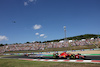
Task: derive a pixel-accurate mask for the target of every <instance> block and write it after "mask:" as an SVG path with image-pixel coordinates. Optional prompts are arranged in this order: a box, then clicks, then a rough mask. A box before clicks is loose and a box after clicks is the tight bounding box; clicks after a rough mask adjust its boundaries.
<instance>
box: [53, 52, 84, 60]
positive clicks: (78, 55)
mask: <svg viewBox="0 0 100 67" xmlns="http://www.w3.org/2000/svg"><path fill="white" fill-rule="evenodd" d="M53 58H66V59H85V56H82V55H81V54H79V53H78V54H76V55H75V54H71V53H66V52H63V53H61V54H60V55H59V54H58V53H54V54H53Z"/></svg>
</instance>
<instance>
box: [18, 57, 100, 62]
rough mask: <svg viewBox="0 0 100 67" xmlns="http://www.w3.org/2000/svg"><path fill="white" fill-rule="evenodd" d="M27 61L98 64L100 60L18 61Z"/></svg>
mask: <svg viewBox="0 0 100 67" xmlns="http://www.w3.org/2000/svg"><path fill="white" fill-rule="evenodd" d="M19 60H28V61H48V62H75V63H100V60H59V59H20V58H19Z"/></svg>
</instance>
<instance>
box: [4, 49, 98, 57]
mask: <svg viewBox="0 0 100 67" xmlns="http://www.w3.org/2000/svg"><path fill="white" fill-rule="evenodd" d="M91 50H100V48H94V49H81V50H69V51H52V52H33V53H5V54H3V55H24V54H49V53H55V52H59V53H62V52H77V51H91ZM83 55H100V54H83Z"/></svg>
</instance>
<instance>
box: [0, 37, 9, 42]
mask: <svg viewBox="0 0 100 67" xmlns="http://www.w3.org/2000/svg"><path fill="white" fill-rule="evenodd" d="M2 40H6V41H7V40H8V38H7V37H6V36H0V41H2Z"/></svg>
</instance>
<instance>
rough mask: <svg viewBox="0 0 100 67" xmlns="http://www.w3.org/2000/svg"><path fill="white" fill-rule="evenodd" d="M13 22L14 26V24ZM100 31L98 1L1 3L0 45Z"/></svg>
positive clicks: (3, 0) (19, 0) (12, 0)
mask: <svg viewBox="0 0 100 67" xmlns="http://www.w3.org/2000/svg"><path fill="white" fill-rule="evenodd" d="M14 22H15V23H14ZM64 26H66V30H67V37H72V36H77V35H83V34H98V32H100V0H0V43H3V44H5V43H8V44H13V43H25V42H27V41H29V42H32V41H45V40H54V39H61V38H64V28H63V27H64Z"/></svg>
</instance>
